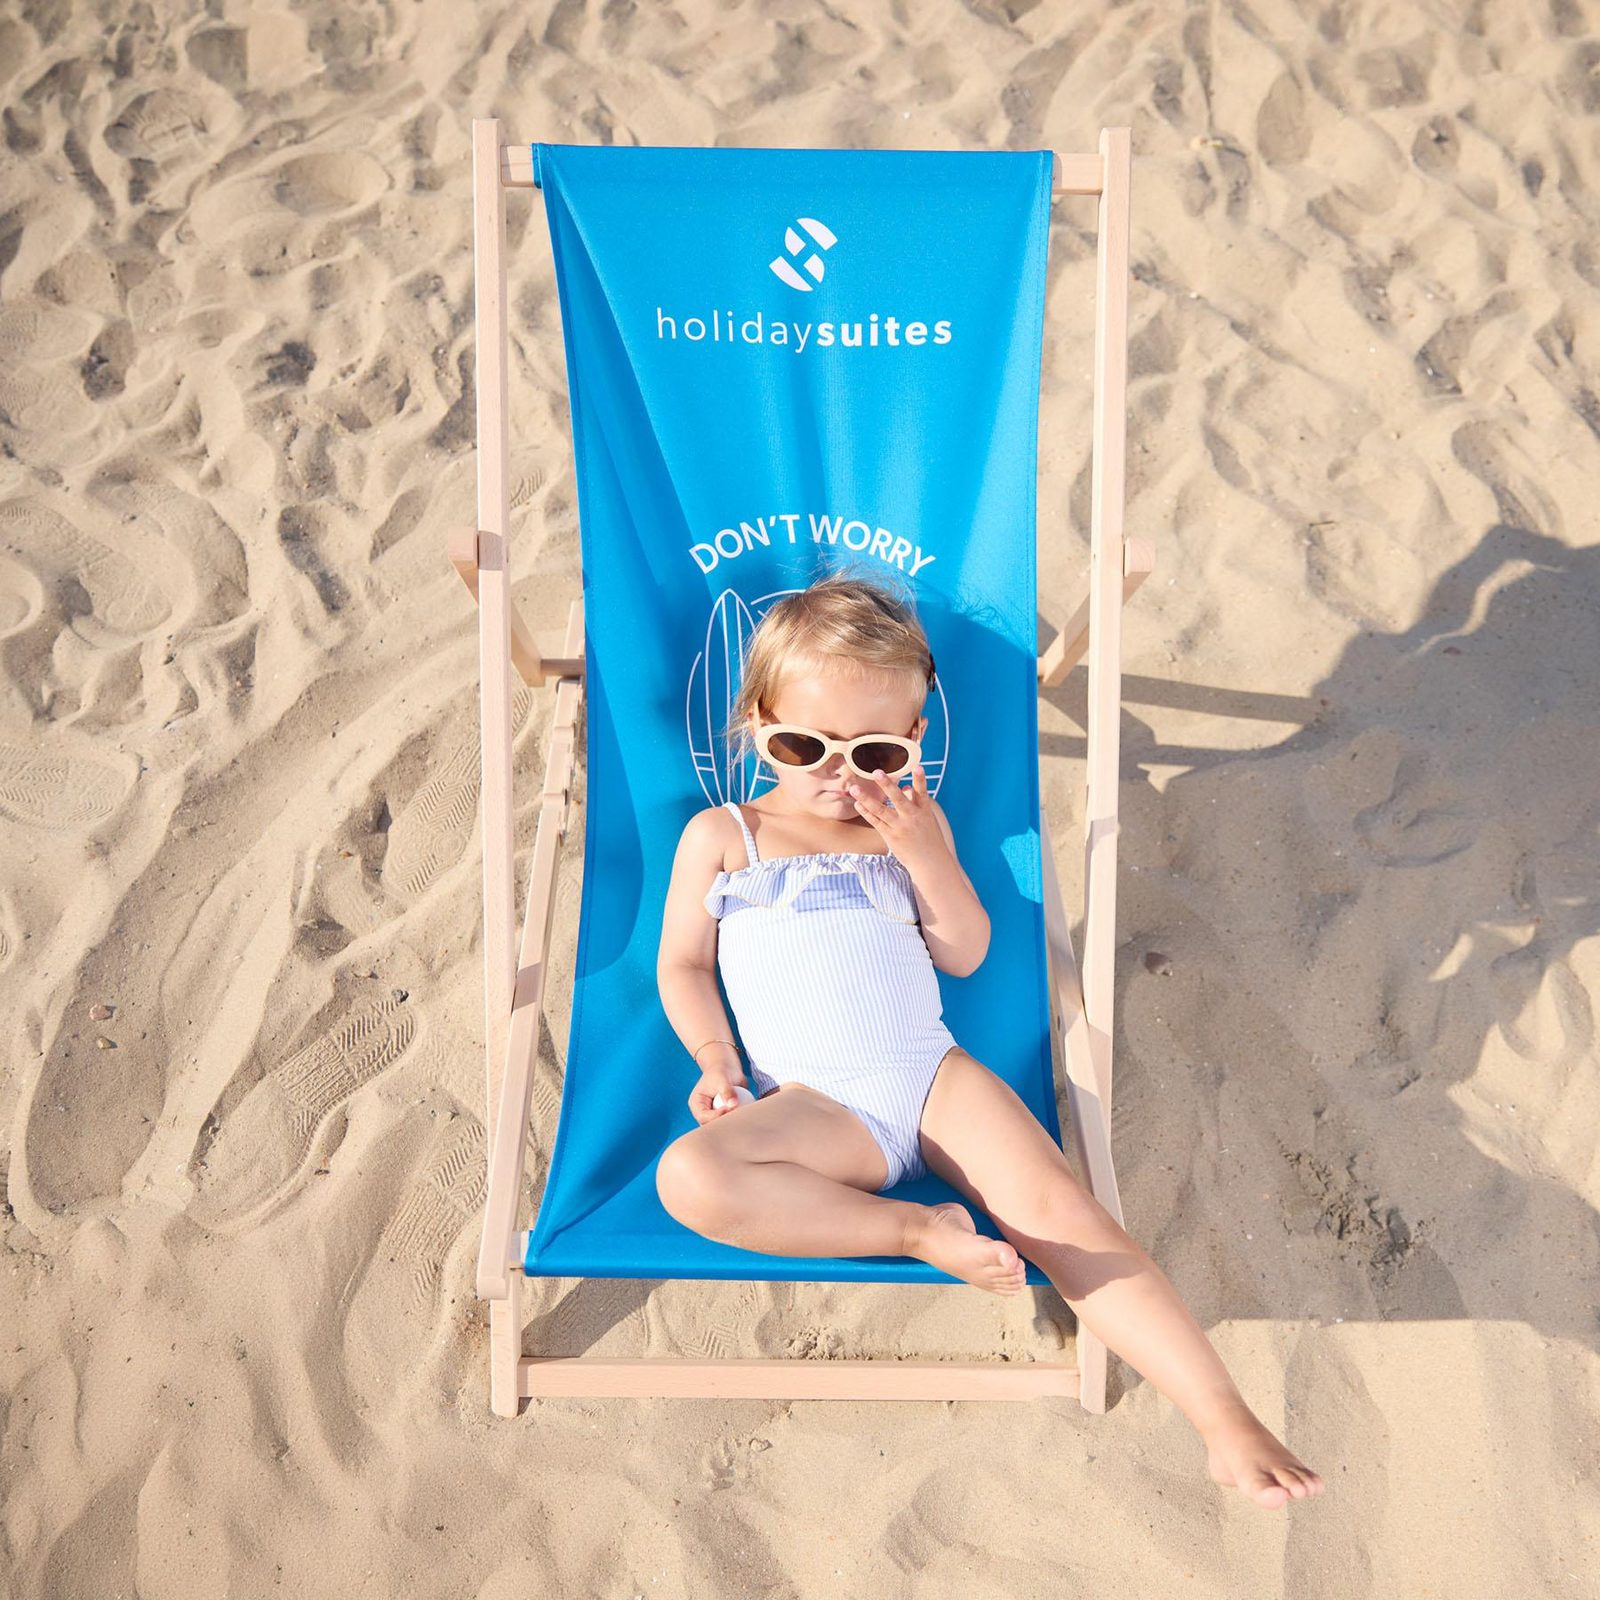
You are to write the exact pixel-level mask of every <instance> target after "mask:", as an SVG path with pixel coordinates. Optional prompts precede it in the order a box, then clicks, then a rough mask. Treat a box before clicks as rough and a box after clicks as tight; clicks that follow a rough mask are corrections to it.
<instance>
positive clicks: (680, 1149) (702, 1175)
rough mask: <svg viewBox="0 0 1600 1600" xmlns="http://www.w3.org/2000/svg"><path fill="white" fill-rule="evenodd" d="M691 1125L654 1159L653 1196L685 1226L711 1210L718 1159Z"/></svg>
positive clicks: (699, 1131) (713, 1201)
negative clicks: (690, 1127) (692, 1219)
mask: <svg viewBox="0 0 1600 1600" xmlns="http://www.w3.org/2000/svg"><path fill="white" fill-rule="evenodd" d="M701 1131H702V1130H700V1129H699V1128H693V1129H691V1130H690V1131H689V1132H688V1133H685V1134H682V1135H680V1136H679V1137H678V1138H676V1139H674V1140H673V1141H672V1143H671V1144H669V1145H668V1146H667V1148H666V1149H665V1150H663V1151H662V1152H661V1155H660V1158H659V1159H658V1160H657V1162H656V1195H657V1197H658V1198H659V1199H660V1201H661V1204H662V1205H663V1206H664V1207H665V1208H666V1210H667V1212H668V1214H669V1215H671V1216H673V1217H675V1218H677V1220H678V1221H679V1222H682V1223H684V1224H685V1225H692V1224H691V1223H690V1218H691V1217H693V1218H703V1217H706V1216H708V1215H710V1214H712V1213H713V1212H714V1211H715V1208H716V1203H717V1190H718V1187H719V1185H718V1174H717V1168H718V1165H719V1162H718V1160H717V1157H716V1154H715V1152H713V1151H712V1150H711V1149H710V1147H709V1146H708V1145H707V1143H706V1141H705V1140H704V1139H702V1138H700V1137H699V1134H700V1133H701Z"/></svg>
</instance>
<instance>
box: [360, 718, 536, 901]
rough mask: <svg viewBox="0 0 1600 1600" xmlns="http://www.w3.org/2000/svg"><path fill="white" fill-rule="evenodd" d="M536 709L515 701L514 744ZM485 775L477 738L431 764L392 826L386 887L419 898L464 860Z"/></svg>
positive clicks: (474, 737)
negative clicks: (482, 772) (420, 784)
mask: <svg viewBox="0 0 1600 1600" xmlns="http://www.w3.org/2000/svg"><path fill="white" fill-rule="evenodd" d="M535 703H536V702H535V698H534V696H533V694H532V693H531V692H530V691H529V690H527V689H519V690H517V691H516V692H515V693H514V694H513V695H512V697H511V737H512V739H513V740H515V739H517V738H519V737H520V736H521V733H522V730H523V728H524V727H525V726H526V725H527V721H528V714H529V712H531V711H532V709H533V707H534V705H535ZM481 771H482V767H481V763H480V761H479V758H478V737H477V735H476V734H475V733H474V734H472V735H470V736H469V737H467V738H465V739H463V740H462V741H461V742H460V743H459V744H458V745H456V746H455V747H454V748H453V749H452V750H451V751H450V752H449V753H448V754H447V755H446V756H444V758H443V759H442V760H436V761H434V762H432V763H431V764H430V770H429V775H428V777H427V779H426V780H425V781H424V782H423V784H422V786H421V788H419V789H418V790H417V791H416V793H415V794H414V795H412V797H411V798H410V800H408V801H407V802H406V803H405V805H403V806H402V807H401V809H400V811H399V813H398V815H397V816H396V817H395V819H394V821H393V822H392V823H390V825H389V843H388V849H387V850H386V852H385V854H384V858H383V881H384V885H385V886H386V887H388V888H391V889H397V890H399V891H400V893H401V894H404V895H407V896H409V897H411V898H415V897H416V896H418V895H420V894H422V893H423V892H424V891H425V890H426V889H427V888H428V886H429V885H430V884H432V883H434V882H435V881H436V880H437V879H438V878H439V876H440V875H441V874H442V873H444V872H447V871H448V870H449V869H450V868H451V867H453V866H454V865H455V864H456V862H458V861H459V860H460V859H461V857H462V856H463V854H465V852H466V849H467V846H468V844H470V843H471V840H472V830H473V828H474V826H475V825H476V823H477V819H478V788H479V782H480V777H481Z"/></svg>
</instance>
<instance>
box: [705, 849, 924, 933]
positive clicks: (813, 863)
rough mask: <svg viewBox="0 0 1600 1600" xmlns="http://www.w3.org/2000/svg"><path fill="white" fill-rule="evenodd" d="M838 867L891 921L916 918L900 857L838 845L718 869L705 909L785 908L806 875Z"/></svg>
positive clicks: (807, 878)
mask: <svg viewBox="0 0 1600 1600" xmlns="http://www.w3.org/2000/svg"><path fill="white" fill-rule="evenodd" d="M840 872H850V873H854V874H855V876H856V878H857V880H858V881H859V882H860V884H861V888H862V891H863V893H865V895H866V897H867V899H868V900H870V901H871V902H872V904H873V905H874V906H875V907H876V908H877V909H878V910H879V911H881V912H882V913H883V914H884V916H886V917H888V918H889V919H890V920H891V921H894V922H908V923H913V924H914V923H915V922H916V920H917V902H916V896H915V895H914V894H913V892H912V888H911V874H910V873H909V872H907V871H906V868H905V864H904V863H903V862H901V861H899V860H897V859H896V858H895V857H894V856H892V855H883V854H872V855H857V854H854V853H852V852H850V851H843V850H841V851H832V852H824V853H822V854H820V855H810V856H789V857H787V858H784V859H781V860H778V861H757V862H754V863H753V864H751V865H750V866H745V867H738V868H736V869H735V870H734V871H732V872H719V873H718V874H717V876H716V878H715V879H714V880H713V881H712V884H711V887H710V889H708V890H707V891H706V897H705V908H706V910H707V911H709V912H710V913H711V915H712V916H714V917H718V918H720V917H721V916H722V915H723V914H724V912H726V911H727V910H728V909H729V907H730V906H731V905H732V904H733V903H734V902H735V901H738V902H741V903H742V904H744V905H751V906H761V907H763V908H765V909H766V910H769V911H779V910H784V909H790V908H792V905H793V902H794V900H795V897H796V896H797V895H799V893H800V892H801V890H803V889H804V888H805V886H806V885H807V884H808V883H810V882H811V881H812V879H814V878H817V877H821V876H823V875H824V874H828V873H840Z"/></svg>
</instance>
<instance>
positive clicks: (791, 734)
mask: <svg viewBox="0 0 1600 1600" xmlns="http://www.w3.org/2000/svg"><path fill="white" fill-rule="evenodd" d="M755 744H756V749H757V750H759V751H760V752H761V754H762V755H763V756H765V757H766V758H767V760H768V761H770V762H771V763H772V765H773V766H774V767H787V768H788V769H789V770H790V771H791V772H810V771H812V770H813V769H814V768H816V767H820V766H821V765H822V763H823V762H824V761H826V760H827V759H828V758H829V757H830V756H831V755H832V754H833V752H834V751H835V750H842V751H843V752H844V759H845V765H846V766H848V767H849V768H850V770H851V771H852V772H854V773H855V774H856V775H857V776H858V777H862V778H870V777H871V776H872V775H873V773H874V772H882V773H883V775H884V776H885V777H886V778H893V777H898V776H901V775H903V774H905V773H908V772H910V770H911V769H912V768H913V767H914V766H915V765H916V764H917V762H918V761H920V760H921V759H922V746H921V745H920V744H919V743H918V742H917V741H916V740H915V739H908V738H906V737H905V735H904V734H899V733H863V734H858V735H857V736H856V737H855V738H854V739H830V738H829V737H828V736H827V734H825V733H818V732H817V730H816V729H815V728H802V727H801V726H800V725H799V724H798V723H794V722H766V723H763V724H762V725H761V726H760V727H759V728H757V729H756V735H755Z"/></svg>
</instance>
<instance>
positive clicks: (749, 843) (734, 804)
mask: <svg viewBox="0 0 1600 1600" xmlns="http://www.w3.org/2000/svg"><path fill="white" fill-rule="evenodd" d="M725 804H726V806H727V809H728V810H729V811H731V812H732V813H733V820H734V821H735V822H737V823H738V824H739V832H740V833H742V834H743V835H744V847H745V849H746V850H747V851H748V852H749V853H750V865H751V866H752V867H753V866H756V865H757V864H758V863H759V862H760V860H761V857H760V856H758V855H757V854H756V836H755V835H754V834H753V833H751V831H750V826H749V824H748V823H747V822H746V821H745V820H744V812H743V811H741V810H740V809H739V802H738V801H737V800H729V801H726V802H725Z"/></svg>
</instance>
